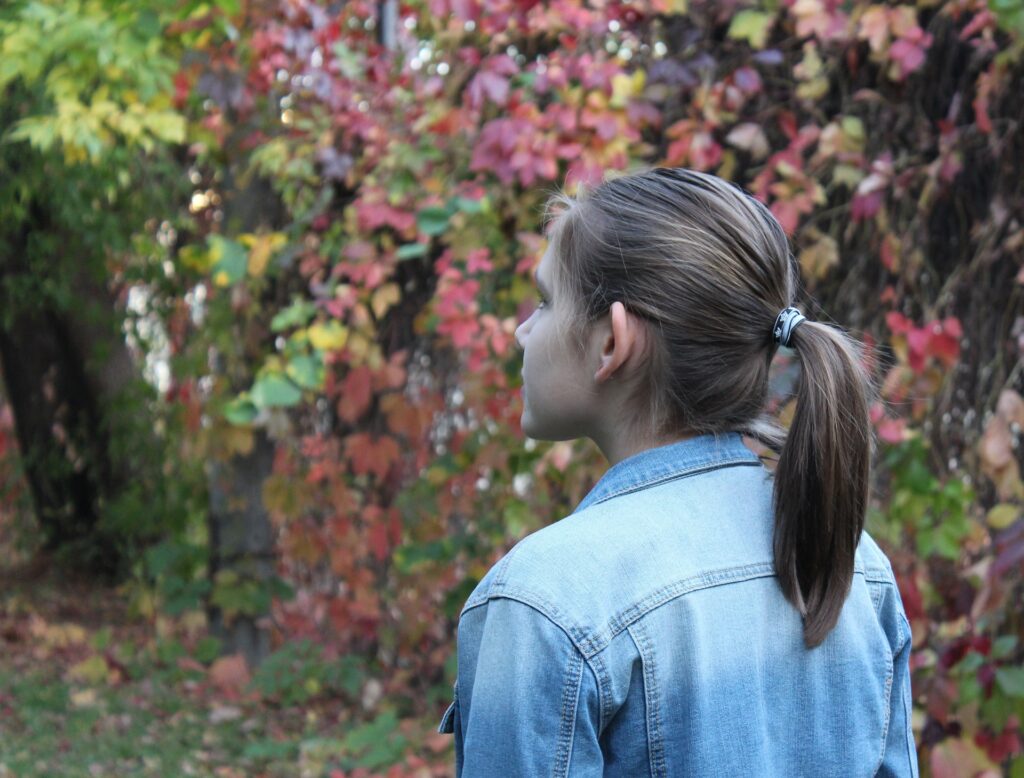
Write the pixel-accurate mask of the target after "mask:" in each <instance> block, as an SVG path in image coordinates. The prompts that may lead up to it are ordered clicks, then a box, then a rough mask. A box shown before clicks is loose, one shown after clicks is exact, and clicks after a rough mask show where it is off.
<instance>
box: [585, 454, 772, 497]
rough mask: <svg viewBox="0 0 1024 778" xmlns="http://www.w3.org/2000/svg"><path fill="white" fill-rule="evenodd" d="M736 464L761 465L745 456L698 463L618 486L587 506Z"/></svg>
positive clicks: (759, 461) (757, 460)
mask: <svg viewBox="0 0 1024 778" xmlns="http://www.w3.org/2000/svg"><path fill="white" fill-rule="evenodd" d="M737 465H757V466H760V465H761V460H759V459H754V460H751V459H747V458H743V459H726V460H722V461H721V462H715V463H713V464H708V463H703V464H700V465H695V466H693V467H690V468H687V469H686V470H677V471H674V472H672V473H666V474H665V475H659V476H654V477H652V478H649V479H647V480H646V481H640V482H639V483H631V484H630V485H629V486H623V487H620V488H618V489H616V490H615V491H614V492H609V493H608V494H606V495H604V496H603V497H599V498H597V499H596V500H594V501H593V502H592V503H590V505H588V506H587V507H588V508H592V507H594V506H595V505H600V504H601V503H603V502H605V501H606V500H610V499H612V498H613V497H619V496H620V495H623V494H629V493H630V492H636V491H640V490H641V489H648V488H650V487H652V486H658V485H660V484H663V483H668V482H669V481H676V480H678V479H680V478H686V477H688V476H691V475H698V474H699V473H708V472H711V471H712V470H721V469H722V468H726V467H735V466H737Z"/></svg>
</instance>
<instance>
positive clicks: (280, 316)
mask: <svg viewBox="0 0 1024 778" xmlns="http://www.w3.org/2000/svg"><path fill="white" fill-rule="evenodd" d="M315 315H316V305H314V304H313V303H310V302H306V301H305V300H299V299H296V300H295V302H293V303H292V304H291V305H289V306H288V307H287V308H285V309H284V310H283V311H278V312H277V315H276V316H274V318H273V319H271V321H270V329H271V330H272V331H273V332H281V331H282V330H286V329H288V328H290V327H302V326H304V325H306V324H308V323H309V320H310V319H312V318H313V316H315Z"/></svg>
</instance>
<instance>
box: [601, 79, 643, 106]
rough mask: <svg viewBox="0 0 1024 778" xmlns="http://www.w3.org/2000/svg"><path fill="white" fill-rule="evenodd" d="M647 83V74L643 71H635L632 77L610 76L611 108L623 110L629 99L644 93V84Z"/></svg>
mask: <svg viewBox="0 0 1024 778" xmlns="http://www.w3.org/2000/svg"><path fill="white" fill-rule="evenodd" d="M646 82H647V73H646V72H645V71H643V70H636V71H634V72H633V74H632V75H626V74H625V73H619V74H617V75H614V76H612V99H611V103H610V105H611V107H612V108H625V107H626V103H627V101H628V100H629V98H631V97H636V96H637V95H638V94H640V93H641V92H643V91H644V84H645V83H646Z"/></svg>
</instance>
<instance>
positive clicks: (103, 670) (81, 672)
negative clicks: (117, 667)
mask: <svg viewBox="0 0 1024 778" xmlns="http://www.w3.org/2000/svg"><path fill="white" fill-rule="evenodd" d="M108 672H109V669H108V667H107V660H105V659H104V658H103V657H101V656H100V655H99V654H93V655H92V656H90V657H89V658H88V659H83V660H82V661H81V662H79V663H78V664H76V665H73V666H72V667H71V669H70V670H68V680H71V681H82V682H83V683H87V684H90V685H93V686H95V685H96V684H100V683H105V682H106V680H107V678H108V677H109V675H108Z"/></svg>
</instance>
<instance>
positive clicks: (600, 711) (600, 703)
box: [580, 653, 612, 737]
mask: <svg viewBox="0 0 1024 778" xmlns="http://www.w3.org/2000/svg"><path fill="white" fill-rule="evenodd" d="M580 656H583V654H582V653H581V654H580ZM583 659H584V661H585V662H586V663H587V667H589V668H590V671H591V672H592V673H593V674H594V683H595V684H596V685H597V736H598V737H601V735H603V734H604V728H605V727H606V726H607V722H608V721H609V719H610V716H609V713H610V712H611V705H612V699H611V695H610V694H607V693H605V691H604V690H605V689H606V688H607V687H609V686H610V685H611V677H610V676H609V675H608V667H607V666H606V665H605V663H604V660H603V659H602V658H601V657H600V656H598V655H595V656H592V657H589V658H588V657H583Z"/></svg>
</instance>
